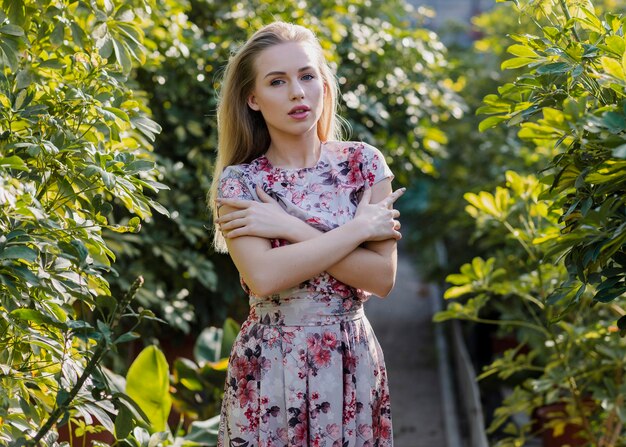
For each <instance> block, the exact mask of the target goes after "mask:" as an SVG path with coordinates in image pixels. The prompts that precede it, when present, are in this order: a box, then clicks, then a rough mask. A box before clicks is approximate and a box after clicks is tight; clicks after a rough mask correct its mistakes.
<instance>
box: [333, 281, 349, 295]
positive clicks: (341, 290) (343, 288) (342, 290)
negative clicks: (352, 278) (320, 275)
mask: <svg viewBox="0 0 626 447" xmlns="http://www.w3.org/2000/svg"><path fill="white" fill-rule="evenodd" d="M332 288H333V292H335V293H336V294H337V295H339V296H340V297H342V298H348V297H349V296H352V289H351V288H350V287H349V286H348V285H346V284H344V283H342V282H341V281H333V284H332Z"/></svg>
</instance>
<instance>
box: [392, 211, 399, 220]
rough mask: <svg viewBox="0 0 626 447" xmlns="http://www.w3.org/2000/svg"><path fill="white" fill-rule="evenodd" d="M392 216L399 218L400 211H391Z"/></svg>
mask: <svg viewBox="0 0 626 447" xmlns="http://www.w3.org/2000/svg"><path fill="white" fill-rule="evenodd" d="M391 217H393V218H394V219H397V218H398V217H400V211H398V210H396V209H394V210H393V211H392V213H391Z"/></svg>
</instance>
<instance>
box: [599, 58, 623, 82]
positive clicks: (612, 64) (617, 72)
mask: <svg viewBox="0 0 626 447" xmlns="http://www.w3.org/2000/svg"><path fill="white" fill-rule="evenodd" d="M600 63H601V64H602V68H603V69H604V71H605V72H606V73H607V74H609V75H611V76H613V77H614V78H617V79H621V80H626V76H625V75H624V68H623V67H622V64H620V63H619V62H618V61H616V60H615V59H613V58H611V57H607V56H602V57H601V58H600Z"/></svg>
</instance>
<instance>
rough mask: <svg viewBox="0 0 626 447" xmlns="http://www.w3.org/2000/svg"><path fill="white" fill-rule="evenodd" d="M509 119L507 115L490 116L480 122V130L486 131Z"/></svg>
mask: <svg viewBox="0 0 626 447" xmlns="http://www.w3.org/2000/svg"><path fill="white" fill-rule="evenodd" d="M507 119H508V118H507V117H506V116H490V117H489V118H486V119H484V120H482V121H481V122H480V124H479V125H478V130H479V131H481V132H484V131H485V130H487V129H490V128H492V127H496V126H497V125H498V124H500V123H501V122H503V121H506V120H507Z"/></svg>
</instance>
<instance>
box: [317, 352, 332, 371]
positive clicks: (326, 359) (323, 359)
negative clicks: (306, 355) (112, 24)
mask: <svg viewBox="0 0 626 447" xmlns="http://www.w3.org/2000/svg"><path fill="white" fill-rule="evenodd" d="M330 359H331V355H330V351H329V350H328V349H320V350H318V351H317V352H316V353H315V354H314V355H313V360H314V361H315V365H316V366H318V367H320V366H321V367H324V368H325V367H327V366H328V365H330Z"/></svg>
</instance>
